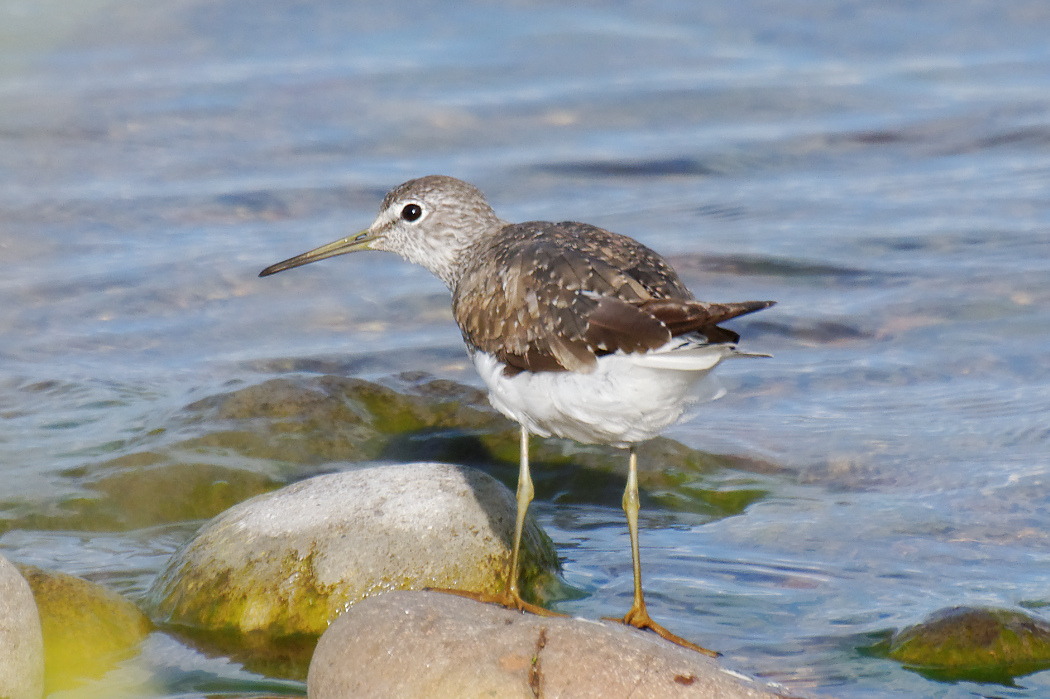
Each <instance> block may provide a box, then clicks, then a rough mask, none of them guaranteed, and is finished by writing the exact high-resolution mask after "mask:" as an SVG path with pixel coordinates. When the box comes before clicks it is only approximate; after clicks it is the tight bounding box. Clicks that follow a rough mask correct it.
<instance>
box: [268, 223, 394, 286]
mask: <svg viewBox="0 0 1050 699" xmlns="http://www.w3.org/2000/svg"><path fill="white" fill-rule="evenodd" d="M378 237H379V235H377V234H375V233H373V232H372V231H370V230H363V231H361V232H360V233H355V234H354V235H351V236H348V237H346V238H341V239H340V240H336V241H334V242H332V243H328V244H327V245H322V246H321V247H319V248H314V249H313V250H311V251H310V252H304V253H303V254H302V255H296V256H295V257H289V258H288V259H287V260H284V261H283V262H278V263H277V264H275V265H270V266H269V267H267V268H266V269H264V270H263V271H261V272H259V276H260V277H268V276H270V275H271V274H277V273H278V272H283V271H284V270H286V269H292V268H293V267H302V266H303V265H308V264H310V263H311V262H317V261H318V260H323V259H325V258H326V257H335V256H336V255H345V254H347V253H348V252H357V251H358V250H371V249H372V243H373V242H375V240H376V238H378Z"/></svg>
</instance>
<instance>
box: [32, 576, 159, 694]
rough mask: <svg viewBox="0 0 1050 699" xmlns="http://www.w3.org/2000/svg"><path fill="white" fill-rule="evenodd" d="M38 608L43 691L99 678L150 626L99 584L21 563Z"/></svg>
mask: <svg viewBox="0 0 1050 699" xmlns="http://www.w3.org/2000/svg"><path fill="white" fill-rule="evenodd" d="M21 569H22V573H23V574H24V575H25V577H26V580H27V581H28V582H29V586H30V587H31V588H32V590H33V595H34V597H35V598H36V602H37V606H38V607H39V608H40V625H41V629H42V631H43V637H44V656H45V668H46V672H45V686H46V688H47V692H48V693H51V692H53V691H59V690H63V689H69V688H71V687H75V686H78V685H79V684H81V683H83V682H84V681H85V680H88V679H92V678H96V677H101V676H102V675H104V674H105V673H106V672H108V671H109V670H111V669H113V667H115V666H116V664H117V663H118V662H119V661H121V660H124V659H126V658H129V657H131V656H133V655H135V654H136V653H138V645H139V643H140V642H141V641H142V639H144V638H145V637H146V635H147V634H149V632H150V631H151V630H152V628H153V627H152V624H151V623H150V621H149V619H148V618H147V617H146V615H145V614H143V613H142V612H141V611H139V609H138V607H136V606H135V605H134V604H132V603H131V602H129V601H128V600H126V599H124V598H123V597H121V596H120V595H118V594H117V593H115V592H113V591H111V590H107V589H106V588H104V587H102V586H101V585H96V584H95V583H92V582H89V581H87V580H82V579H80V578H77V577H74V576H72V575H66V574H65V573H58V572H55V571H49V570H42V569H40V568H36V567H34V566H22V568H21Z"/></svg>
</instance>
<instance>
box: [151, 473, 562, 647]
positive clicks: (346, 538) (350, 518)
mask: <svg viewBox="0 0 1050 699" xmlns="http://www.w3.org/2000/svg"><path fill="white" fill-rule="evenodd" d="M514 512H515V502H514V496H513V494H512V493H511V492H510V490H509V489H508V488H507V487H506V486H504V485H503V484H502V483H500V482H499V481H497V480H495V479H494V478H492V477H491V476H488V475H487V474H484V473H482V472H480V471H477V470H474V469H470V468H465V467H458V466H449V465H445V464H431V463H416V464H399V465H390V466H374V467H367V468H359V469H356V470H353V471H346V472H342V473H335V474H330V475H325V476H318V477H315V478H310V479H308V480H305V481H301V482H299V483H296V484H294V485H290V486H288V487H285V488H282V489H280V490H278V491H275V492H272V493H267V494H265V495H260V496H258V497H255V498H253V499H251V500H248V501H246V502H243V503H241V504H239V505H236V506H234V507H232V508H230V509H229V510H227V511H226V512H224V513H222V514H220V515H219V516H217V517H215V518H214V519H212V520H211V521H210V522H208V523H207V524H206V525H205V526H204V527H203V528H202V529H201V530H200V532H199V533H198V534H197V536H196V537H195V538H194V539H193V540H192V541H190V542H189V543H188V544H187V545H186V546H185V547H183V549H182V550H181V551H180V552H179V553H177V554H176V555H175V556H174V557H173V559H172V561H171V562H170V563H169V565H168V568H167V570H166V571H165V572H164V573H163V574H162V575H161V576H160V578H159V579H158V581H157V582H156V583H155V585H154V587H153V588H152V590H151V593H150V604H151V606H152V607H153V609H154V612H155V617H157V618H160V619H163V620H165V621H168V622H173V623H177V624H182V625H187V626H190V627H196V628H202V629H224V630H234V631H238V632H241V633H249V632H262V633H263V635H266V636H270V637H279V636H285V635H290V634H318V635H319V634H320V633H321V632H323V631H324V630H325V629H326V628H327V627H328V624H329V623H330V622H331V621H332V620H333V619H335V618H336V617H337V616H339V614H340V613H342V612H343V611H344V610H345V609H346V608H347V607H349V606H350V605H351V604H352V603H354V602H356V601H358V600H360V599H363V598H364V597H367V596H369V595H372V594H376V593H378V592H383V591H387V590H399V589H421V588H424V587H454V588H460V589H468V590H475V591H481V592H490V593H492V592H497V591H499V590H501V589H502V588H503V585H504V579H505V576H506V573H507V570H508V564H509V560H510V543H511V537H512V534H513V530H514ZM524 549H525V551H524V556H523V561H524V562H525V565H524V572H525V573H526V583H525V584H526V588H525V589H528V587H527V586H528V585H529V584H530V583H529V581H530V580H534V579H538V578H542V577H543V574H544V573H546V574H548V575H549V574H550V572H551V571H553V570H555V569H556V568H557V557H556V554H555V552H554V548H553V545H552V544H551V542H550V540H549V539H548V538H547V537H546V535H544V534H543V533H542V531H541V530H540V529H539V527H537V526H536V525H535V523H533V522H531V520H530V523H529V525H528V528H527V530H526V536H525V537H524Z"/></svg>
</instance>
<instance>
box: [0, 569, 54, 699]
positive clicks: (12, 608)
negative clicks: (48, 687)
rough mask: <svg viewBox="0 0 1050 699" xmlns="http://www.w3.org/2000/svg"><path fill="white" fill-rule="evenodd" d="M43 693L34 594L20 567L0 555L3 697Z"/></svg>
mask: <svg viewBox="0 0 1050 699" xmlns="http://www.w3.org/2000/svg"><path fill="white" fill-rule="evenodd" d="M43 694H44V642H43V637H42V635H41V632H40V617H39V615H38V614H37V607H36V603H35V602H34V601H33V593H32V591H31V590H30V588H29V584H28V583H27V582H26V580H25V578H23V577H22V574H21V573H19V571H18V568H16V567H15V566H14V565H13V564H12V563H11V562H10V561H8V560H7V559H6V558H4V557H3V556H0V697H4V699H40V697H41V696H43Z"/></svg>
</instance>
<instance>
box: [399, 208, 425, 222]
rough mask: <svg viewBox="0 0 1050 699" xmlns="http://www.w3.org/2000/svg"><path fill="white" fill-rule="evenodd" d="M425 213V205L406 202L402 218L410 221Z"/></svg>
mask: <svg viewBox="0 0 1050 699" xmlns="http://www.w3.org/2000/svg"><path fill="white" fill-rule="evenodd" d="M422 215H423V207H421V206H420V205H419V204H405V208H403V209H401V218H403V219H405V220H406V221H408V222H409V223H411V222H412V221H415V220H416V219H418V218H419V217H420V216H422Z"/></svg>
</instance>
